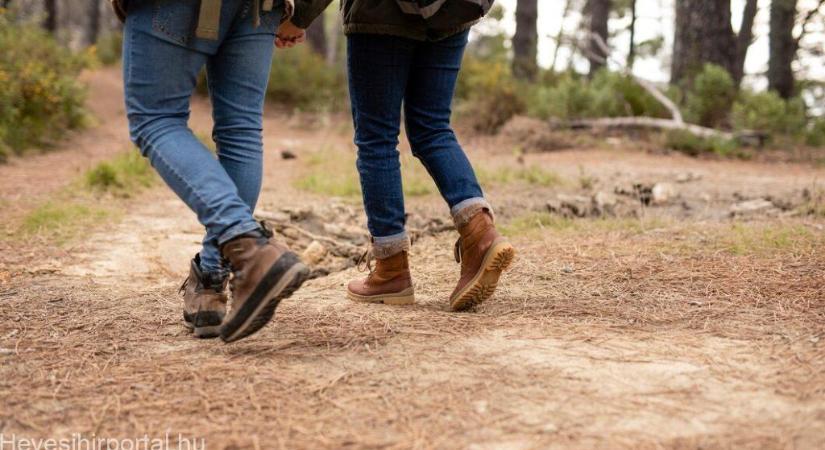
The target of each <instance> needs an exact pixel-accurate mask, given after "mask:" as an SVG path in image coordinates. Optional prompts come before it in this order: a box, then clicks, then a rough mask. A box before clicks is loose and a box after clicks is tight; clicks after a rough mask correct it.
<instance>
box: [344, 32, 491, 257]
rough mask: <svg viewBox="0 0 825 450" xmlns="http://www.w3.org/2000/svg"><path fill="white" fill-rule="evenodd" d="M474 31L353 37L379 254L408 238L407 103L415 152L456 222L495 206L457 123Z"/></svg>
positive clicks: (357, 112)
mask: <svg viewBox="0 0 825 450" xmlns="http://www.w3.org/2000/svg"><path fill="white" fill-rule="evenodd" d="M468 33H469V31H467V32H463V33H459V34H457V35H454V36H452V37H449V38H447V39H444V40H441V41H438V42H419V41H415V40H411V39H406V38H401V37H395V36H386V35H377V34H352V35H349V36H348V37H347V65H348V71H349V89H350V97H351V99H352V117H353V122H354V124H355V144H356V146H357V147H358V161H357V167H358V173H359V175H360V177H361V190H362V192H363V196H364V208H365V209H366V212H367V226H368V228H369V231H370V233H371V234H372V236H373V251H374V252H375V256H376V257H378V258H384V257H387V256H392V255H393V254H395V253H398V252H399V251H402V250H405V249H406V248H407V247H408V245H409V244H408V242H409V239H408V237H407V234H406V231H405V229H404V225H405V211H404V195H403V191H402V181H401V164H400V161H399V152H398V149H397V146H398V135H399V129H400V126H401V107H402V103H403V107H404V118H405V129H406V132H407V138H408V139H409V141H410V147H411V148H412V153H413V155H414V156H415V157H417V158H418V159H419V160H420V161H421V163H422V164H423V165H424V167H425V168H426V169H427V172H429V174H430V176H432V178H433V180H434V181H435V183H436V185H437V186H438V190H439V191H440V193H441V195H442V197H444V200H446V202H447V204H448V205H449V206H450V208H451V212H452V214H453V218H454V219H455V220H456V223H457V225H459V226H460V225H461V224H462V222H465V221H467V220H469V218H470V217H471V216H472V215H473V213H475V212H477V211H479V210H480V209H482V208H489V205H488V204H487V202H486V201H485V200H484V194H483V193H482V191H481V187H480V186H479V184H478V180H477V179H476V176H475V173H474V172H473V168H472V166H471V165H470V161H469V160H468V159H467V156H466V155H465V154H464V151H463V150H462V149H461V146H460V145H459V143H458V140H457V139H456V136H455V133H453V130H452V128H451V127H450V115H451V105H452V100H453V94H454V92H455V85H456V80H457V78H458V72H459V69H460V68H461V59H462V56H463V55H464V48H465V47H466V45H467V36H468Z"/></svg>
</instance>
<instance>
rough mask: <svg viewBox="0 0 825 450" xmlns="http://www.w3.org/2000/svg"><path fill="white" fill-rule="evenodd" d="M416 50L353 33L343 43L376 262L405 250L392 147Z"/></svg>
mask: <svg viewBox="0 0 825 450" xmlns="http://www.w3.org/2000/svg"><path fill="white" fill-rule="evenodd" d="M415 45H416V43H415V42H414V41H411V40H409V39H404V38H398V37H393V36H383V35H364V34H354V35H350V36H348V38H347V50H348V53H347V67H348V71H349V87H350V97H351V100H352V117H353V122H354V124H355V145H356V146H357V147H358V162H357V167H358V173H359V175H360V177H361V190H362V193H363V197H364V208H365V209H366V212H367V225H368V227H369V230H370V233H371V234H372V236H373V239H374V246H373V249H374V251H375V252H376V255H375V256H376V257H377V258H386V257H389V256H391V255H393V254H396V253H398V252H400V251H402V250H406V248H407V246H408V245H409V240H408V238H407V235H406V232H405V230H404V224H405V217H404V216H405V214H404V194H403V191H402V188H401V164H400V162H399V153H398V148H397V146H398V133H399V129H400V126H401V102H402V100H403V97H404V86H405V85H406V84H407V77H408V73H409V65H410V59H411V55H412V52H413V50H414V48H415Z"/></svg>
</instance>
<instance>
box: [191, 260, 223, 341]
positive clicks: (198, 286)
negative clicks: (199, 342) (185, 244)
mask: <svg viewBox="0 0 825 450" xmlns="http://www.w3.org/2000/svg"><path fill="white" fill-rule="evenodd" d="M226 282H227V277H225V276H221V275H220V274H206V273H203V272H201V268H200V256H199V255H197V256H195V258H194V259H193V260H192V261H191V263H190V264H189V277H187V278H186V280H184V282H183V284H182V285H181V287H180V293H181V294H183V324H184V325H185V326H186V327H187V328H189V329H190V330H192V332H193V333H194V334H195V336H196V337H199V338H214V337H218V335H219V334H220V329H221V323H222V322H223V318H224V316H225V315H226V302H227V300H228V298H227V296H226Z"/></svg>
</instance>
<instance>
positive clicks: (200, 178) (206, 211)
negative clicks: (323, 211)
mask: <svg viewBox="0 0 825 450" xmlns="http://www.w3.org/2000/svg"><path fill="white" fill-rule="evenodd" d="M143 9H144V10H137V11H135V13H134V14H133V13H131V12H130V14H129V17H128V19H127V23H126V28H125V32H124V64H123V70H124V83H125V92H126V110H127V114H128V117H129V131H130V134H131V137H132V140H133V141H134V142H135V144H137V146H138V147H139V148H140V150H141V152H142V153H143V155H144V156H146V157H148V158H149V160H150V161H151V163H152V166H154V167H155V169H156V170H157V171H158V173H159V174H160V176H161V178H163V180H164V181H165V182H166V183H167V184H168V185H169V187H170V188H171V189H172V190H173V191H174V192H175V193H176V194H177V195H178V196H179V197H180V198H181V199H182V200H183V201H184V202H185V203H186V204H187V206H189V208H191V209H192V210H193V211H194V212H195V213H196V214H197V216H198V220H199V221H200V222H201V224H203V225H204V226H205V227H206V229H207V230H209V232H210V233H211V234H212V235H213V236H216V240H217V241H218V243H223V242H226V241H228V240H230V239H232V238H233V237H236V236H239V235H241V234H243V233H246V232H249V231H252V230H257V229H258V228H259V226H258V224H257V223H256V222H255V220H254V219H253V218H252V212H251V210H250V208H249V206H248V205H247V204H246V203H244V202H243V200H241V198H240V197H239V196H238V191H237V189H236V188H235V185H234V183H233V182H232V180H231V179H230V178H229V176H228V175H227V173H226V171H225V170H224V169H223V167H222V166H221V165H220V163H218V161H217V160H216V159H215V158H214V157H213V156H212V154H210V153H209V151H208V150H207V149H206V147H204V146H203V144H201V143H200V142H199V141H198V140H197V139H196V138H195V136H194V135H193V134H192V131H191V130H190V129H189V128H188V127H187V121H188V118H189V99H190V97H191V95H192V91H193V89H194V86H195V79H196V76H197V73H198V71H199V70H200V68H201V67H202V66H203V65H204V64H205V63H206V60H207V55H206V54H204V53H200V52H197V51H194V50H191V49H188V48H186V47H183V46H179V45H175V44H173V43H170V42H168V41H165V40H161V39H158V38H157V37H155V36H153V35H152V34H151V33H149V32H147V31H145V30H144V29H142V28H141V27H139V26H137V22H136V21H137V20H138V19H145V17H143V14H151V6H148V7H144V8H143ZM146 10H148V11H146Z"/></svg>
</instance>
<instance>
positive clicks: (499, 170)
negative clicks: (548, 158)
mask: <svg viewBox="0 0 825 450" xmlns="http://www.w3.org/2000/svg"><path fill="white" fill-rule="evenodd" d="M476 176H477V177H478V181H479V182H480V183H481V184H483V185H490V184H498V185H505V184H513V183H525V184H527V185H530V186H540V187H550V186H559V185H561V184H564V179H563V178H562V177H561V176H560V175H559V174H557V173H556V172H554V171H552V170H548V169H545V168H543V167H541V166H538V165H530V166H526V167H518V168H514V167H507V166H503V167H496V168H495V169H490V168H487V167H479V168H477V169H476Z"/></svg>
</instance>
